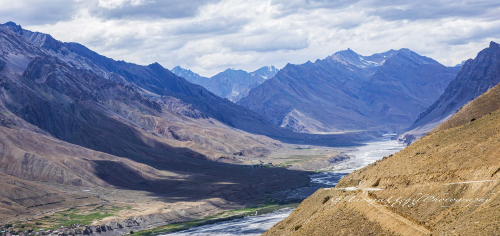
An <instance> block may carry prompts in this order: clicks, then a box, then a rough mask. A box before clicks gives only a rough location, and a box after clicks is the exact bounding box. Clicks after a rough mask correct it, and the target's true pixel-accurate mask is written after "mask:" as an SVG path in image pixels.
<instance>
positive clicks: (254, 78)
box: [172, 66, 278, 102]
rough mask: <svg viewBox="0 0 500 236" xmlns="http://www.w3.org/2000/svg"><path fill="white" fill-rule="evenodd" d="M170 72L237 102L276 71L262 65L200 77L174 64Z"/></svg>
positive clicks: (272, 67)
mask: <svg viewBox="0 0 500 236" xmlns="http://www.w3.org/2000/svg"><path fill="white" fill-rule="evenodd" d="M172 73H174V74H176V75H177V76H180V77H183V78H185V79H187V80H188V81H189V82H191V83H194V84H198V85H201V86H203V87H204V88H206V89H207V90H208V91H210V92H212V93H214V94H215V95H217V96H219V97H222V98H227V99H229V100H230V101H232V102H238V101H239V100H241V99H242V98H244V97H245V96H247V95H248V92H249V91H250V89H252V88H255V87H257V86H258V85H259V84H261V83H263V82H264V81H265V80H267V79H270V78H272V77H273V76H275V75H276V73H278V69H276V68H275V67H274V66H264V67H262V68H260V69H258V70H256V71H254V72H250V73H249V72H246V71H243V70H234V69H227V70H225V71H223V72H221V73H219V74H217V75H214V76H213V77H211V78H206V77H202V76H200V75H198V74H196V73H194V72H192V71H191V70H187V69H183V68H181V67H179V66H176V67H175V68H174V69H172Z"/></svg>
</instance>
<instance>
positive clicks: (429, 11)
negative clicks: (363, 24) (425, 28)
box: [370, 0, 500, 21]
mask: <svg viewBox="0 0 500 236" xmlns="http://www.w3.org/2000/svg"><path fill="white" fill-rule="evenodd" d="M370 6H371V7H372V8H373V10H370V14H373V15H376V16H380V17H381V18H382V19H385V20H389V21H393V20H421V19H443V18H450V17H453V18H462V19H463V18H471V17H473V18H480V17H488V18H491V17H492V13H495V14H498V8H499V7H500V2H498V1H485V0H465V1H455V0H434V1H428V0H411V1H409V0H406V1H398V2H397V3H394V2H392V1H383V0H376V1H373V2H371V3H370ZM497 17H498V16H497Z"/></svg>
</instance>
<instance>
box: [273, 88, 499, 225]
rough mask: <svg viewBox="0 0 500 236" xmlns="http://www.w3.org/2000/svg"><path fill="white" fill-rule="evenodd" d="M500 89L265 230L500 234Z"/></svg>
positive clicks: (320, 191)
mask: <svg viewBox="0 0 500 236" xmlns="http://www.w3.org/2000/svg"><path fill="white" fill-rule="evenodd" d="M499 91H500V87H499V86H498V85H497V86H496V87H494V88H492V89H491V90H490V91H488V92H487V93H485V94H483V95H481V96H480V97H478V98H477V99H475V100H473V101H472V102H471V103H469V104H467V105H466V106H464V108H463V109H462V110H461V111H460V112H458V113H457V114H455V116H453V117H452V118H451V119H450V120H449V121H448V122H446V123H444V124H442V125H441V126H439V127H437V128H436V129H435V130H433V131H432V132H431V133H429V134H428V135H426V136H424V137H422V139H420V140H418V141H416V142H415V143H413V144H411V145H410V146H408V147H407V148H405V149H403V150H402V151H400V152H398V153H396V154H394V155H392V156H389V157H384V158H383V159H382V160H380V161H377V162H375V163H373V164H371V165H369V166H367V167H365V168H363V169H360V170H358V171H355V172H353V173H351V174H349V175H347V176H346V177H344V178H342V179H341V180H340V181H339V184H338V185H337V187H335V188H331V189H320V190H318V191H317V192H316V193H315V194H314V195H312V196H311V197H310V198H308V199H307V200H305V201H304V202H303V203H302V204H301V205H300V206H299V207H298V208H297V209H296V210H295V211H294V212H293V213H292V214H291V215H290V216H289V217H288V218H287V219H285V220H283V221H282V222H280V223H279V224H277V225H275V226H274V227H273V228H271V229H270V230H269V231H268V232H266V233H265V234H264V235H349V234H369V233H375V234H386V235H392V234H398V235H430V234H432V235H445V234H450V233H451V234H454V235H472V234H474V235H493V234H494V233H496V232H498V231H499V230H500V229H499V228H498V227H499V226H498V225H499V222H500V219H499V218H498V211H499V210H500V208H499V206H500V197H499V196H498V194H497V193H498V192H499V191H500V185H498V183H499V182H500V171H499V170H500V165H499V164H498V163H499V161H500V159H499V158H500V157H499V156H498V152H499V147H500V125H499V124H500V110H498V108H499V105H498V99H499V95H498V94H499Z"/></svg>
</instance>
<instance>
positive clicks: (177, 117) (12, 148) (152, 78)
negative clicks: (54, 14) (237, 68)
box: [0, 23, 308, 227]
mask: <svg viewBox="0 0 500 236" xmlns="http://www.w3.org/2000/svg"><path fill="white" fill-rule="evenodd" d="M237 128H239V129H237ZM242 130H249V131H253V132H255V133H258V132H260V131H263V132H264V133H265V132H268V133H270V134H273V133H274V134H277V135H279V134H281V130H280V129H279V128H278V127H276V126H274V125H273V124H271V123H270V122H268V121H266V120H265V119H263V118H261V117H260V116H259V115H258V114H256V113H254V112H252V111H250V110H248V109H246V108H243V107H240V106H238V105H235V104H234V103H232V102H230V101H227V100H226V99H222V98H219V97H217V96H216V95H214V94H212V93H211V92H209V91H207V90H206V89H204V88H203V87H201V86H198V85H194V84H191V83H189V82H188V81H186V80H184V79H183V78H180V77H178V76H176V75H174V74H172V73H171V72H170V71H168V70H166V69H164V68H163V67H162V66H161V65H159V64H157V63H154V64H151V65H149V66H139V65H135V64H131V63H126V62H122V61H114V60H112V59H109V58H106V57H104V56H101V55H99V54H97V53H95V52H92V51H90V50H89V49H87V48H85V47H83V46H82V45H79V44H75V43H62V42H59V41H57V40H55V39H53V38H52V37H51V36H50V35H46V34H42V33H36V32H31V31H27V30H24V29H22V28H21V27H20V26H18V25H16V24H14V23H7V24H5V25H0V137H1V138H0V173H1V174H0V178H1V181H0V182H2V183H3V184H2V187H3V189H2V190H3V195H0V198H2V202H1V203H0V221H1V222H4V221H11V220H14V219H22V218H23V217H32V216H33V215H36V214H38V213H40V212H46V211H48V210H51V211H52V210H58V209H61V208H65V207H72V206H81V205H89V204H96V203H103V201H104V202H106V201H107V200H106V201H105V200H103V197H104V195H106V194H109V193H113V191H114V190H117V189H127V190H131V191H145V192H146V193H147V194H143V195H149V196H155V198H159V197H161V201H159V202H163V203H166V202H169V201H170V202H175V204H174V205H175V206H176V207H179V208H180V209H182V207H184V206H189V205H190V204H194V203H193V202H197V203H200V204H205V205H211V203H209V202H210V201H213V202H214V204H215V203H219V205H218V206H217V205H211V209H213V210H214V212H217V211H221V210H222V207H227V206H230V207H235V206H244V205H245V204H247V203H248V202H252V201H255V199H256V198H259V196H261V195H262V194H263V193H264V192H266V191H271V190H273V191H274V190H276V189H286V188H288V187H297V186H301V185H304V184H306V183H307V182H308V178H307V176H306V174H305V173H304V172H301V171H290V170H287V169H284V168H266V169H264V168H262V169H258V170H257V169H255V170H254V169H251V168H248V166H244V165H238V164H240V163H242V160H252V159H256V158H261V157H265V156H266V155H268V154H269V153H271V152H272V151H275V150H277V149H279V148H281V147H282V145H283V144H282V143H281V142H279V141H276V140H273V139H270V138H267V137H265V136H261V135H255V134H252V133H248V132H245V131H242ZM259 130H260V131H259ZM269 179H272V181H269ZM290 179H292V180H293V181H290ZM16 186H17V187H16ZM61 186H62V187H61ZM87 187H91V188H93V189H94V190H99V191H103V192H104V193H105V194H104V195H102V194H101V195H98V194H94V195H92V194H90V195H89V194H86V192H83V190H81V189H79V188H87ZM72 188H76V189H77V190H75V191H73V192H66V190H67V189H72ZM27 189H32V190H33V192H32V193H29V191H27ZM121 197H122V198H124V196H121ZM179 199H181V200H179ZM116 201H118V202H119V203H120V204H130V202H129V203H126V202H127V201H128V200H126V199H121V200H120V199H119V200H116ZM103 204H104V203H103ZM148 204H149V203H148ZM174 205H170V207H173V206H174ZM129 206H130V205H129ZM144 207H148V206H147V205H146V203H145V204H144ZM162 207H166V205H162ZM151 208H153V209H158V208H157V206H151ZM162 209H163V208H162ZM165 209H166V210H165V211H167V210H170V211H172V209H169V208H168V207H166V208H165ZM136 210H137V211H136V212H135V213H134V214H135V216H141V215H142V216H143V217H146V218H147V217H153V218H154V217H158V215H161V219H163V220H164V221H162V223H163V224H166V223H167V222H168V221H167V220H166V219H171V220H172V217H174V216H175V217H176V218H175V219H176V220H187V219H192V218H190V217H199V216H194V215H189V214H187V213H186V214H184V216H183V217H181V216H180V215H179V214H171V212H170V211H168V212H170V213H165V214H163V213H162V212H157V211H153V210H151V209H148V211H145V209H136ZM198 213H199V212H198ZM169 214H170V215H169ZM200 214H201V213H200ZM157 223H158V222H157ZM143 226H144V227H146V226H148V225H147V222H146V223H145V225H143ZM141 227H142V226H141Z"/></svg>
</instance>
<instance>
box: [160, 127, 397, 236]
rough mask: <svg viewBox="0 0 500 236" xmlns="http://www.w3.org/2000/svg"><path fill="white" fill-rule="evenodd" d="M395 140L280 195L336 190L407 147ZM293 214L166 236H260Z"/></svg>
mask: <svg viewBox="0 0 500 236" xmlns="http://www.w3.org/2000/svg"><path fill="white" fill-rule="evenodd" d="M392 137H394V135H389V134H388V135H384V136H383V137H382V138H379V139H376V140H372V141H369V142H367V143H366V145H364V146H359V147H356V148H357V149H358V150H356V151H353V152H350V153H347V154H348V155H350V156H353V157H351V158H350V159H348V160H346V161H343V162H341V163H338V164H335V165H334V166H332V167H330V171H329V172H322V173H318V174H313V175H311V176H310V178H311V184H310V185H309V186H307V187H303V188H298V189H294V190H290V191H286V192H283V193H281V194H286V196H287V198H288V199H305V198H307V197H309V196H310V195H311V194H313V193H314V192H315V191H316V190H318V189H319V188H324V187H334V186H335V185H337V183H338V181H339V180H340V179H341V178H342V177H344V176H345V175H347V174H349V173H351V172H353V171H355V170H357V169H360V168H363V167H364V166H367V165H369V164H371V163H373V162H375V161H376V160H379V159H382V157H384V156H388V155H390V154H394V153H396V152H398V151H399V150H401V149H403V148H405V147H406V145H405V144H402V143H399V142H398V141H396V140H391V138H392ZM292 211H293V209H282V210H279V211H275V212H272V213H268V214H264V215H259V216H249V217H244V218H241V219H235V220H230V221H223V222H219V223H215V224H210V225H203V226H199V227H193V228H191V229H188V230H184V231H179V232H174V233H169V234H165V236H187V235H196V236H205V235H218V236H219V235H220V236H234V235H246V236H257V235H260V234H262V233H264V232H265V231H266V230H268V229H269V228H271V227H272V226H273V225H275V224H276V223H278V222H280V221H281V220H283V219H285V218H286V217H288V215H289V214H290V213H291V212H292Z"/></svg>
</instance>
